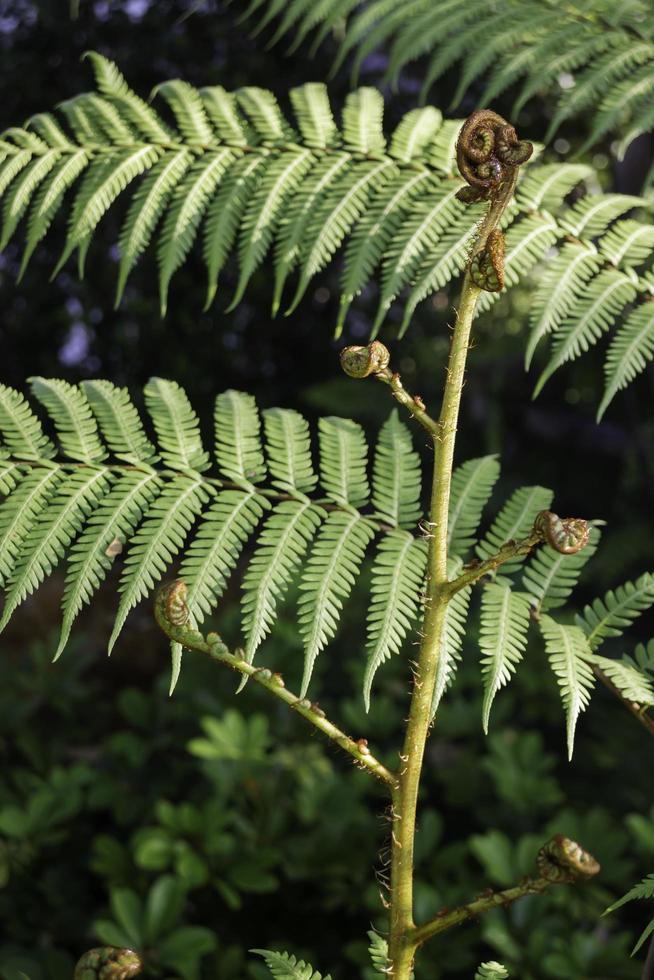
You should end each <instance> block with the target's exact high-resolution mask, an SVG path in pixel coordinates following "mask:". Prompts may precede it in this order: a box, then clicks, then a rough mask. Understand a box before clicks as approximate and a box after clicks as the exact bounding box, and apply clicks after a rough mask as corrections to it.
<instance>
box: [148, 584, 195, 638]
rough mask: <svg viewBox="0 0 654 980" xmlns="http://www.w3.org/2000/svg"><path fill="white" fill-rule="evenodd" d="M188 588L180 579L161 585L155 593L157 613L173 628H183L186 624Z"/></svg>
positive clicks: (187, 616)
mask: <svg viewBox="0 0 654 980" xmlns="http://www.w3.org/2000/svg"><path fill="white" fill-rule="evenodd" d="M187 597H188V587H187V585H186V583H185V582H182V580H181V579H176V580H175V581H174V582H168V583H167V584H166V585H162V587H161V588H160V589H159V592H158V593H157V597H156V599H155V604H157V606H158V609H159V612H160V613H161V614H162V615H163V617H164V619H167V620H168V622H169V623H172V625H173V626H185V625H186V623H188V618H189V611H188V606H187V604H186V600H187Z"/></svg>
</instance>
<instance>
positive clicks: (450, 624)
mask: <svg viewBox="0 0 654 980" xmlns="http://www.w3.org/2000/svg"><path fill="white" fill-rule="evenodd" d="M461 565H462V562H461V559H460V558H459V559H455V560H454V562H452V563H451V565H450V567H449V569H448V572H449V577H450V579H451V578H452V577H453V576H454V575H456V574H458V573H459V571H460V570H461ZM471 596H472V586H470V585H466V586H464V588H462V589H459V591H458V592H455V594H454V595H453V596H452V598H451V599H450V601H449V602H448V604H447V610H446V611H445V625H444V626H443V634H442V640H441V648H440V651H439V654H438V663H437V665H436V685H435V687H434V697H433V699H432V704H431V721H433V720H434V717H435V715H436V712H437V711H438V706H439V704H440V703H441V700H442V697H443V695H444V694H445V692H446V691H447V689H448V688H449V687H450V686H451V684H452V682H453V680H454V677H455V675H456V671H457V668H458V666H459V663H460V661H461V647H462V646H463V638H464V636H465V632H466V625H467V621H468V607H469V605H470V597H471Z"/></svg>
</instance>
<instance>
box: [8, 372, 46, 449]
mask: <svg viewBox="0 0 654 980" xmlns="http://www.w3.org/2000/svg"><path fill="white" fill-rule="evenodd" d="M0 435H1V436H2V448H3V449H4V450H6V451H7V452H9V453H10V454H11V455H12V456H14V457H17V458H18V459H51V458H52V457H53V456H54V455H55V453H56V449H55V447H54V445H53V444H52V442H51V441H50V439H49V438H48V437H47V436H46V434H45V433H44V431H43V427H42V425H41V422H40V420H39V419H38V418H37V416H36V415H35V414H34V412H33V411H32V409H31V408H30V405H29V402H28V401H27V399H26V398H25V397H24V396H23V395H21V393H20V392H19V391H15V390H14V389H13V388H8V387H7V386H6V385H0Z"/></svg>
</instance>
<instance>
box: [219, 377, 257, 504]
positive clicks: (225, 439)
mask: <svg viewBox="0 0 654 980" xmlns="http://www.w3.org/2000/svg"><path fill="white" fill-rule="evenodd" d="M214 433H215V439H216V459H217V461H218V467H219V469H220V472H221V473H223V474H224V475H225V476H226V477H227V478H228V479H230V480H234V481H235V482H237V483H244V484H246V485H247V484H252V483H258V482H260V481H261V480H262V479H263V478H264V476H265V473H266V464H265V462H264V458H263V451H262V448H261V423H260V421H259V413H258V411H257V406H256V403H255V400H254V398H253V396H252V395H246V394H244V392H242V391H234V390H232V389H230V390H229V391H224V392H223V393H222V394H221V395H218V397H217V398H216V407H215V412H214Z"/></svg>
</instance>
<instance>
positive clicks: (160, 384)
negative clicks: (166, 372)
mask: <svg viewBox="0 0 654 980" xmlns="http://www.w3.org/2000/svg"><path fill="white" fill-rule="evenodd" d="M143 392H144V394H145V404H146V405H147V408H148V412H149V413H150V417H151V418H152V422H153V423H154V427H155V430H156V433H157V438H158V440H159V449H160V451H161V457H162V459H163V461H164V463H165V464H166V465H167V466H170V467H171V468H172V469H174V470H193V471H196V472H198V473H202V472H203V471H204V470H206V469H208V467H209V465H210V464H209V455H208V453H206V452H205V450H204V449H203V447H202V437H201V436H200V425H199V422H198V417H197V415H196V414H195V412H194V411H193V408H192V407H191V403H190V402H189V400H188V397H187V395H186V392H185V391H184V389H183V388H180V386H179V385H178V384H177V383H176V382H175V381H165V380H164V379H163V378H151V379H150V380H149V381H148V383H147V384H146V386H145V388H144V389H143Z"/></svg>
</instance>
